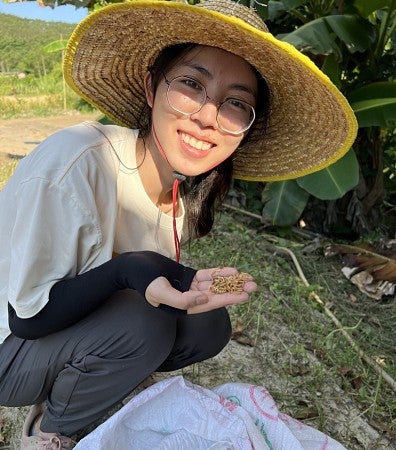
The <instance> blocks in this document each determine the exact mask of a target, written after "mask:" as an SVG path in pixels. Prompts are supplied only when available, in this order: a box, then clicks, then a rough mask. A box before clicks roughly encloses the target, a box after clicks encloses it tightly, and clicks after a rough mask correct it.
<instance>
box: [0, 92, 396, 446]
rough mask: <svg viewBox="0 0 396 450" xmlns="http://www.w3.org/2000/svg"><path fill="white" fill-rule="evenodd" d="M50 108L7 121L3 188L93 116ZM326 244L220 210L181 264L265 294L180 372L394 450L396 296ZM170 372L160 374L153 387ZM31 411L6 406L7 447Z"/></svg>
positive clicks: (0, 176) (338, 435)
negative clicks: (266, 398)
mask: <svg viewBox="0 0 396 450" xmlns="http://www.w3.org/2000/svg"><path fill="white" fill-rule="evenodd" d="M3 101H4V99H3ZM46 108H47V109H46V113H47V115H48V113H49V112H50V113H51V116H50V117H45V116H42V117H39V118H34V117H31V116H30V117H27V116H29V115H27V116H25V115H24V114H22V117H19V118H4V117H3V118H2V120H0V138H1V140H0V152H1V166H0V189H1V188H2V187H3V186H4V184H5V182H6V180H7V179H8V178H9V176H10V175H11V173H12V171H13V170H14V169H15V167H16V165H17V164H18V161H19V159H20V158H21V157H23V155H24V154H26V153H28V152H29V151H31V150H32V149H33V147H34V145H35V144H36V143H37V142H39V141H40V140H41V139H43V138H44V137H45V136H46V135H48V134H50V133H52V132H53V131H55V130H56V129H59V128H62V127H63V126H66V125H68V124H70V123H73V122H74V123H76V122H79V121H81V120H84V119H85V118H91V117H94V116H95V113H89V114H87V115H82V114H81V113H79V112H75V111H70V110H69V111H67V112H64V111H61V114H59V115H56V114H57V110H55V111H54V110H50V111H49V110H48V107H46ZM322 244H323V241H322V239H321V237H318V236H310V235H309V234H305V235H304V234H301V233H298V232H297V230H294V231H291V232H290V233H289V234H286V235H283V236H280V235H279V234H277V233H276V232H274V233H269V232H268V230H266V229H265V228H264V227H263V226H262V225H261V223H260V221H259V220H257V218H255V217H250V216H248V215H246V214H244V213H243V212H242V213H241V212H238V211H234V210H231V209H229V208H223V209H222V211H221V214H220V216H219V219H218V221H217V223H216V226H215V229H214V230H213V232H212V233H211V234H210V235H209V236H208V237H206V238H204V239H201V240H199V241H197V242H194V243H193V244H192V245H191V246H190V247H189V248H185V249H183V251H182V258H183V262H185V263H187V264H189V265H192V266H194V267H198V268H199V267H209V266H215V265H233V266H236V267H238V268H239V269H240V270H241V271H246V272H249V273H251V274H252V275H253V276H254V277H255V279H256V280H257V282H258V284H259V286H260V289H259V291H258V292H257V293H256V294H255V295H254V298H253V299H252V300H251V301H250V302H249V303H246V304H244V305H240V306H238V307H231V308H230V314H231V316H232V321H233V327H234V335H233V340H232V341H231V342H230V344H229V345H228V346H227V347H226V349H225V350H224V351H223V352H222V353H221V354H220V355H218V356H217V357H215V358H213V359H212V360H210V361H206V362H203V363H200V364H196V365H194V366H192V367H189V368H187V369H185V370H183V371H181V372H180V373H181V374H182V375H184V376H185V377H186V378H187V379H189V380H191V381H193V382H195V383H198V384H201V385H203V386H205V387H211V386H214V385H217V384H222V383H225V382H246V383H254V384H257V385H262V386H265V387H267V389H268V390H269V391H270V393H271V394H272V395H273V397H274V398H275V400H276V402H277V405H278V407H279V409H280V410H281V411H283V412H285V413H287V414H289V415H291V416H293V417H295V418H296V419H299V420H302V421H303V422H304V423H306V424H308V425H311V426H313V427H316V428H318V429H320V430H322V431H324V432H325V433H328V434H329V435H330V436H332V437H333V438H335V439H337V440H339V441H340V442H341V443H342V444H344V445H345V447H346V448H348V449H349V450H362V449H367V450H376V449H392V448H396V447H395V446H396V401H395V387H394V386H393V387H392V386H391V384H390V383H389V380H388V381H387V380H386V379H385V377H384V374H386V375H387V376H389V377H390V378H391V379H392V380H394V379H395V377H396V367H395V361H396V352H395V342H396V331H395V327H394V321H395V298H394V297H384V298H383V299H382V300H373V299H371V298H369V297H367V296H365V295H363V294H362V293H361V292H360V291H359V290H358V289H357V288H356V286H354V285H352V284H351V283H350V282H349V281H348V280H347V279H346V278H345V277H344V276H343V275H342V273H341V268H342V263H341V261H340V260H339V259H338V258H337V257H332V258H326V257H325V256H324V254H323V245H322ZM285 248H287V249H288V251H285V250H284V249H285ZM290 252H292V253H290ZM292 257H293V258H296V259H295V260H294V262H293V258H292ZM296 262H297V263H296ZM297 269H298V270H299V272H298V270H297ZM302 274H303V275H304V277H305V278H306V280H307V281H308V286H307V285H306V283H304V281H303V279H302V276H301V275H302ZM318 299H319V300H318ZM329 312H330V313H331V314H329ZM334 317H335V318H336V320H337V321H338V322H337V321H336V322H335V321H334ZM346 334H347V335H348V336H350V338H351V340H352V342H353V343H355V344H356V345H357V346H358V347H359V348H360V349H361V351H362V353H360V354H359V351H358V350H357V348H356V347H355V346H354V345H353V344H351V341H349V340H348V339H347V338H346V337H345V336H346ZM367 361H373V362H374V365H373V366H371V365H370V364H369V363H368V362H367ZM376 367H377V368H380V369H381V370H383V371H384V372H381V371H378V370H376ZM172 375H175V374H174V373H172V374H161V375H160V374H154V377H153V380H152V381H156V380H159V379H161V378H163V377H164V376H172ZM25 411H26V408H20V409H19V408H0V448H1V449H11V448H17V447H15V445H16V442H17V440H18V435H19V433H20V426H21V423H22V420H23V415H24V413H25Z"/></svg>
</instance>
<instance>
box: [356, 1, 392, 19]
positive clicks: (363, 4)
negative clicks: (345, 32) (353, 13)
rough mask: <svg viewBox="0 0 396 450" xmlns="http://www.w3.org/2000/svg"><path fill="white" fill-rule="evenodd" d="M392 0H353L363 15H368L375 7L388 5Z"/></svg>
mask: <svg viewBox="0 0 396 450" xmlns="http://www.w3.org/2000/svg"><path fill="white" fill-rule="evenodd" d="M391 3H392V0H355V2H354V5H355V7H356V8H357V9H358V11H359V12H360V14H361V15H362V16H363V17H368V16H369V15H370V14H371V13H372V12H374V11H377V9H381V8H385V7H386V6H390V4H391Z"/></svg>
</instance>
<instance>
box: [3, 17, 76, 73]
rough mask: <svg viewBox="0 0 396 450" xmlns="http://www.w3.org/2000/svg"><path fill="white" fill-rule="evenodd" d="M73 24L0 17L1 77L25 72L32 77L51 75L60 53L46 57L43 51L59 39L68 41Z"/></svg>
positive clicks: (48, 54) (57, 64)
mask: <svg viewBox="0 0 396 450" xmlns="http://www.w3.org/2000/svg"><path fill="white" fill-rule="evenodd" d="M74 28H75V25H74V24H68V23H64V22H46V21H43V20H36V19H22V18H20V17H17V16H13V15H10V14H1V13H0V75H2V74H3V75H4V74H13V73H19V72H24V73H27V74H33V75H35V76H43V75H46V74H48V73H50V72H51V71H52V70H53V69H54V67H56V66H59V65H60V56H59V53H47V52H46V51H45V50H44V47H45V46H46V45H47V44H49V43H50V42H53V41H57V40H59V39H68V38H69V37H70V35H71V33H72V31H73V30H74Z"/></svg>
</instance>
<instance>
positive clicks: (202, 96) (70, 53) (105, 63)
mask: <svg viewBox="0 0 396 450" xmlns="http://www.w3.org/2000/svg"><path fill="white" fill-rule="evenodd" d="M64 71H65V77H66V80H67V81H68V83H69V84H70V85H71V87H72V88H73V89H75V90H76V91H77V92H78V93H79V94H80V95H81V96H82V97H83V98H85V99H86V100H88V101H89V102H90V103H92V104H93V105H94V106H95V107H97V108H99V109H100V110H102V111H103V112H104V113H106V115H107V116H108V117H110V118H111V119H112V120H113V121H114V122H115V123H117V124H119V125H108V126H103V125H101V124H99V123H94V122H92V123H91V122H89V123H84V124H81V125H77V126H75V127H71V128H68V129H65V130H63V131H60V132H58V133H56V134H54V135H53V136H50V137H49V138H47V139H46V140H45V141H44V142H43V143H41V144H40V145H39V146H38V147H37V149H35V151H34V152H33V153H32V154H31V155H29V156H28V157H26V158H25V159H24V160H23V161H22V162H21V163H20V165H19V166H18V168H17V170H16V172H15V174H14V175H13V177H12V178H11V180H10V181H9V183H8V184H7V185H6V187H5V188H4V189H3V191H2V192H1V194H0V209H1V224H0V230H1V231H0V245H1V248H2V254H1V256H0V289H1V297H0V299H1V300H0V301H1V303H0V333H1V334H0V337H1V342H2V343H1V344H0V383H1V389H0V404H2V405H5V406H21V405H32V404H33V405H34V406H33V407H32V408H31V410H30V412H29V414H28V416H27V418H26V422H25V425H24V428H23V434H22V443H21V448H22V449H44V448H45V449H53V448H54V449H55V448H56V449H60V448H61V449H67V448H72V447H73V446H74V444H75V443H74V441H73V439H72V436H73V435H74V434H75V433H76V432H77V431H78V430H80V429H82V428H83V427H85V426H87V425H88V424H90V423H92V422H93V421H95V420H96V419H98V418H99V417H101V416H102V415H103V414H104V413H105V412H106V411H107V410H108V409H109V408H111V407H112V406H113V405H114V404H116V403H118V402H119V401H120V400H121V399H123V398H124V397H125V396H127V395H128V393H129V392H130V391H132V390H133V389H134V388H135V387H136V386H137V385H138V384H139V383H140V382H141V381H142V380H144V379H145V378H146V377H147V376H148V375H149V374H151V373H152V372H154V371H161V370H162V371H170V370H175V369H179V368H181V367H184V366H186V365H189V364H192V363H194V362H197V361H202V360H204V359H206V358H210V357H212V356H214V355H215V354H217V353H218V352H219V351H221V349H222V348H223V347H224V346H225V345H226V343H227V342H228V340H229V338H230V334H231V327H230V321H229V317H228V314H227V311H226V309H225V306H228V305H231V304H236V303H240V302H243V301H247V300H248V298H249V295H250V294H251V293H252V292H254V291H255V290H256V289H257V285H256V283H255V282H254V281H253V280H252V279H251V278H250V279H248V280H246V281H245V282H244V285H243V290H242V292H234V293H230V292H229V293H225V294H215V293H214V292H212V290H211V285H212V275H213V273H214V270H215V269H214V268H210V269H202V270H197V271H196V270H194V269H192V268H188V267H185V266H184V265H182V264H180V263H179V262H178V261H179V257H180V239H182V240H183V241H187V240H188V239H191V238H193V237H200V236H204V235H206V234H207V233H208V232H209V231H210V229H211V227H212V224H213V218H214V217H213V213H214V208H215V206H216V205H217V204H218V203H219V202H220V201H221V200H222V199H223V198H224V196H225V195H226V193H227V191H228V188H229V186H230V182H231V178H232V177H233V176H234V177H237V178H242V179H249V180H277V179H278V180H279V179H286V178H293V177H297V176H301V175H304V174H307V173H310V172H313V171H315V170H318V169H320V168H322V167H325V166H326V165H329V164H330V163H332V162H333V161H335V160H336V159H338V158H340V157H341V156H342V155H343V154H344V153H345V152H346V151H347V150H348V149H349V147H350V145H351V144H352V142H353V140H354V137H355V133H356V123H355V120H354V117H353V114H352V112H351V110H350V108H349V106H348V104H347V102H346V101H345V99H344V98H343V97H342V95H341V94H340V93H339V92H338V91H337V90H336V88H335V87H334V86H333V85H332V84H331V83H330V81H329V80H328V79H327V78H326V77H325V76H324V75H323V74H322V73H321V72H320V71H319V70H318V69H317V68H316V67H315V66H314V65H313V63H311V62H310V61H309V60H308V59H307V58H306V57H304V56H303V55H301V54H300V53H298V52H297V51H296V50H294V49H293V48H292V47H291V46H288V45H287V44H284V43H282V42H279V41H277V40H276V39H275V38H274V37H273V36H272V35H270V34H269V33H268V32H267V30H266V28H265V25H264V24H263V23H262V21H261V20H260V19H259V17H258V16H257V15H256V14H255V13H254V12H253V10H251V9H248V8H245V7H243V6H241V5H238V4H236V3H234V2H232V1H230V0H215V1H207V2H204V3H202V4H200V5H196V6H191V5H188V4H184V3H180V2H163V1H158V2H155V1H146V0H136V1H133V2H130V3H126V4H117V5H111V6H109V7H106V8H103V9H102V10H100V11H98V12H97V13H94V14H92V15H91V16H89V17H88V18H87V19H86V20H85V21H83V22H82V23H81V24H80V25H79V26H78V27H77V29H76V31H75V32H74V34H73V35H72V37H71V40H70V43H69V46H68V49H67V52H66V56H65V66H64ZM120 125H122V126H120ZM175 259H176V261H175ZM218 273H219V274H220V275H221V276H231V275H236V274H237V273H238V272H237V270H236V269H234V268H230V267H227V268H222V269H221V270H220V271H219V272H218Z"/></svg>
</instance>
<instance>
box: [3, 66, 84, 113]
mask: <svg viewBox="0 0 396 450" xmlns="http://www.w3.org/2000/svg"><path fill="white" fill-rule="evenodd" d="M74 109H78V110H80V111H88V110H89V109H90V107H89V105H88V104H87V103H86V102H84V101H82V100H81V99H80V98H79V97H78V95H77V94H76V93H74V92H73V91H72V90H71V89H70V88H69V87H68V86H65V85H64V84H63V80H62V76H61V75H60V74H50V75H47V76H45V77H41V78H35V77H32V76H27V77H26V78H24V79H18V78H16V77H11V76H0V119H15V118H19V117H44V116H50V115H57V114H61V113H63V112H65V110H74Z"/></svg>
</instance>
